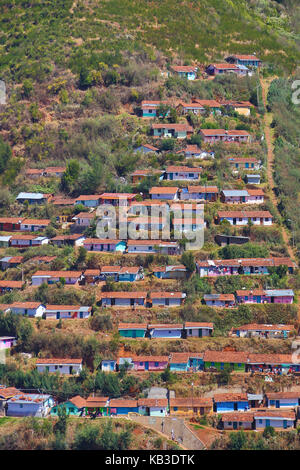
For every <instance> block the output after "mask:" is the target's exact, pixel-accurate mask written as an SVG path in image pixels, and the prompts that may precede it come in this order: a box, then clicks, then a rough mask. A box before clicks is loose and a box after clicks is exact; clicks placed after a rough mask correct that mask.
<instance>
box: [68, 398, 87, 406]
mask: <svg viewBox="0 0 300 470" xmlns="http://www.w3.org/2000/svg"><path fill="white" fill-rule="evenodd" d="M68 401H69V402H71V403H72V404H73V405H75V406H76V407H77V408H83V407H84V406H86V400H85V399H84V398H82V397H81V396H80V395H76V397H73V398H69V400H68Z"/></svg>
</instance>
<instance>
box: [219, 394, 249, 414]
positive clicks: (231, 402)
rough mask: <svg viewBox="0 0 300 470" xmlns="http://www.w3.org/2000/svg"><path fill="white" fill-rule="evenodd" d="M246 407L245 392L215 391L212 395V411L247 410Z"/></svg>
mask: <svg viewBox="0 0 300 470" xmlns="http://www.w3.org/2000/svg"><path fill="white" fill-rule="evenodd" d="M248 409H249V404H248V395H247V393H217V394H215V395H214V411H215V412H216V413H225V412H231V411H247V410H248Z"/></svg>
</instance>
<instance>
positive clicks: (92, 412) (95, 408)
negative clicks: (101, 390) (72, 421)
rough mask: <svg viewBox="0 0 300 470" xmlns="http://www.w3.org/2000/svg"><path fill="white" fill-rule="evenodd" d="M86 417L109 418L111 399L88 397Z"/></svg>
mask: <svg viewBox="0 0 300 470" xmlns="http://www.w3.org/2000/svg"><path fill="white" fill-rule="evenodd" d="M85 415H86V416H93V417H97V416H109V397H94V396H91V397H88V398H87V399H86V400H85Z"/></svg>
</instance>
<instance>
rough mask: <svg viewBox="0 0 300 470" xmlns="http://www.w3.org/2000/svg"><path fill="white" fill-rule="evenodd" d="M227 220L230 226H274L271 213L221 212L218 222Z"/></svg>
mask: <svg viewBox="0 0 300 470" xmlns="http://www.w3.org/2000/svg"><path fill="white" fill-rule="evenodd" d="M223 220H227V221H228V222H229V223H230V225H243V226H245V225H248V224H249V223H250V222H251V223H252V224H253V225H264V226H270V225H272V224H273V216H272V214H271V213H270V212H269V211H219V212H218V222H219V223H220V222H222V221H223Z"/></svg>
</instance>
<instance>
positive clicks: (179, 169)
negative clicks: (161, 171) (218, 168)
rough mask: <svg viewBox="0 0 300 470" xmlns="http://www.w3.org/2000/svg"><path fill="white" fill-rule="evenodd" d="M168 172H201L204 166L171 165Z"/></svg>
mask: <svg viewBox="0 0 300 470" xmlns="http://www.w3.org/2000/svg"><path fill="white" fill-rule="evenodd" d="M166 172H167V173H180V172H184V173H201V172H202V168H191V167H188V166H175V165H170V166H168V167H167V169H166Z"/></svg>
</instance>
